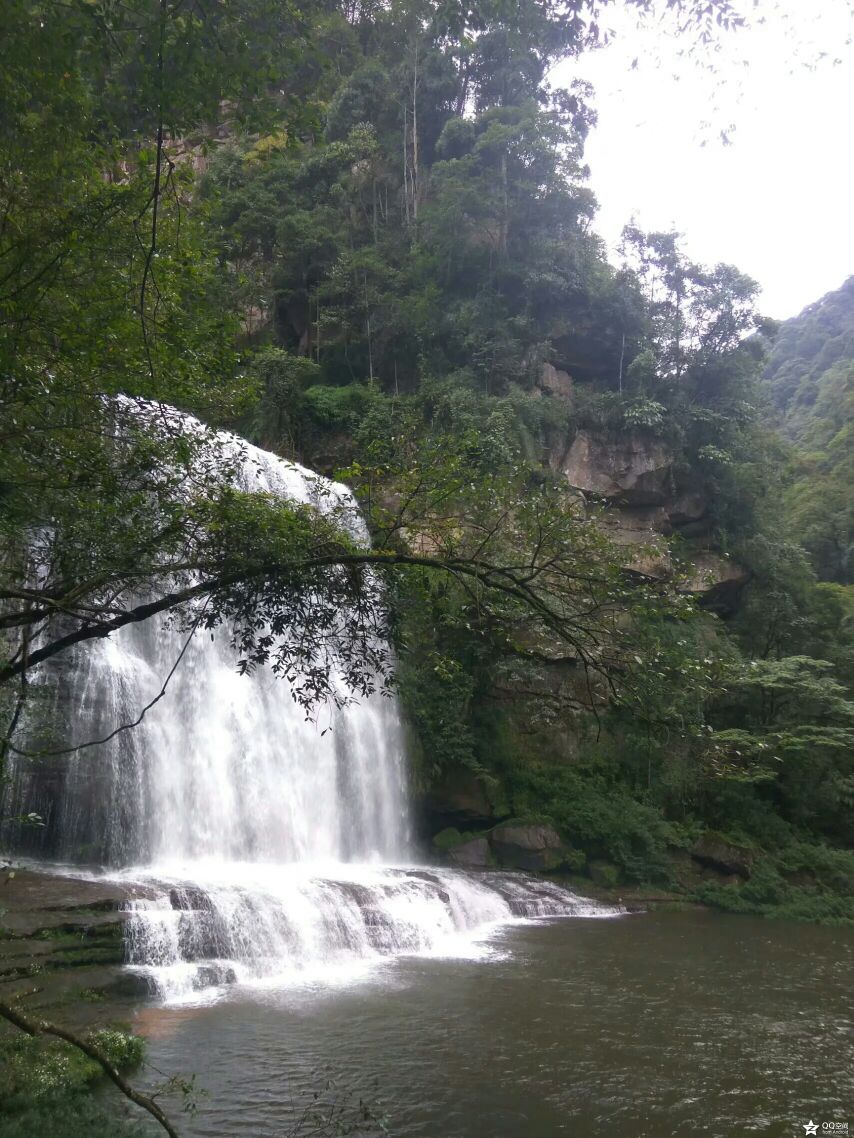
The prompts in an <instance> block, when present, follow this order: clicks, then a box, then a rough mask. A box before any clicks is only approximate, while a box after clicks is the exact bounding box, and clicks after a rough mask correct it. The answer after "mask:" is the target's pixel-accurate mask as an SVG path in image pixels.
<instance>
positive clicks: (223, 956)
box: [128, 863, 616, 1002]
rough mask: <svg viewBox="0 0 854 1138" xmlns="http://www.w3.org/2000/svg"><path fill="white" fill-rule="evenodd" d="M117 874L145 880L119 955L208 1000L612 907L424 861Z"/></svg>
mask: <svg viewBox="0 0 854 1138" xmlns="http://www.w3.org/2000/svg"><path fill="white" fill-rule="evenodd" d="M188 868H191V870H192V874H193V876H192V877H188V876H187V870H188ZM129 873H130V874H131V876H132V879H133V881H134V883H136V884H144V885H145V886H146V887H147V889H146V895H145V896H144V897H142V898H139V899H137V900H135V901H133V902H131V906H130V907H131V916H130V918H129V921H128V950H129V951H128V955H129V962H130V964H131V965H132V966H133V967H136V968H137V969H138V970H140V971H142V972H143V973H144V974H145V975H146V976H147V977H148V979H149V981H150V983H151V986H152V987H153V989H154V990H155V992H156V993H157V994H158V995H159V996H160V997H161V998H163V999H165V1000H167V1001H169V1002H183V1001H187V1000H190V1001H195V1000H198V999H199V998H200V996H201V998H202V999H208V998H211V997H212V996H215V995H217V994H218V992H219V990H220V989H221V988H222V987H224V986H225V985H228V984H234V983H238V984H246V985H251V986H253V987H265V986H266V987H282V986H291V985H295V984H296V985H304V984H306V983H309V984H311V983H318V982H319V983H323V984H336V983H348V982H350V981H352V980H354V979H357V978H361V977H362V976H363V975H364V974H365V973H366V972H368V971H370V969H371V968H372V967H374V966H376V965H378V964H380V963H382V962H383V961H384V960H388V959H389V958H391V957H396V956H437V957H456V958H468V959H483V958H485V957H488V956H489V955H491V954H492V953H493V951H494V950H493V949H492V948H491V947H490V946H489V944H488V942H487V940H486V938H487V937H488V935H489V934H490V933H491V932H492V931H494V930H495V929H496V928H497V927H498V926H501V925H504V924H507V923H510V922H514V921H519V920H526V919H531V918H541V917H567V916H575V917H593V916H597V917H598V916H608V915H612V914H614V913H615V912H616V910H614V909H613V908H609V907H607V906H602V905H598V904H595V903H593V902H590V901H587V900H585V899H583V898H580V897H578V896H576V895H574V894H573V893H571V892H570V891H568V890H566V889H563V888H561V887H560V886H558V885H555V884H553V883H551V882H547V881H537V880H534V879H532V878H527V877H524V876H522V875H518V874H511V873H500V872H493V873H488V874H481V875H477V874H470V873H464V872H461V871H456V870H451V869H445V868H441V869H438V868H435V867H428V866H374V865H358V864H337V865H327V866H311V865H296V866H294V865H291V866H287V865H263V864H257V863H249V864H247V863H232V864H230V865H194V866H192V867H186V866H174V867H170V866H155V867H151V868H150V869H148V870H144V871H140V870H132V871H129Z"/></svg>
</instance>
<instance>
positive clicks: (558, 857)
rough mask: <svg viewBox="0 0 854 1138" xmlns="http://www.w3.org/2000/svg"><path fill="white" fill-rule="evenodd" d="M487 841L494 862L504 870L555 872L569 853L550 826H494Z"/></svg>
mask: <svg viewBox="0 0 854 1138" xmlns="http://www.w3.org/2000/svg"><path fill="white" fill-rule="evenodd" d="M489 840H490V845H491V846H492V850H493V852H494V854H495V857H496V859H497V861H498V863H499V864H500V865H502V866H505V867H506V868H508V869H527V870H541V869H557V868H558V867H559V866H561V865H563V864H564V863H565V861H566V857H567V854H568V852H569V851H568V850H567V849H566V847H565V846H564V844H563V842H562V841H561V838H560V835H559V834H558V832H557V831H556V830H555V829H554V827H552V826H547V825H542V824H532V825H514V824H510V825H506V826H496V827H495V829H494V830H492V831H491V832H490V835H489Z"/></svg>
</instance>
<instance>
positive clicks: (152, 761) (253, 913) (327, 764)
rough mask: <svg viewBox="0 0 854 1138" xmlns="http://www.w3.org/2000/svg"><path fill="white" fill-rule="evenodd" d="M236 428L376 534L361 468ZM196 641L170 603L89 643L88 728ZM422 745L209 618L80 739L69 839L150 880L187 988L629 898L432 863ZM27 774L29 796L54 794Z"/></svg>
mask: <svg viewBox="0 0 854 1138" xmlns="http://www.w3.org/2000/svg"><path fill="white" fill-rule="evenodd" d="M166 414H167V415H168V416H169V419H170V422H171V424H172V426H173V427H174V425H175V424H176V423H182V424H184V425H185V426H186V428H187V430H189V431H201V430H202V428H201V425H200V424H199V423H198V422H197V421H196V420H193V419H191V418H189V417H186V416H180V415H178V413H177V412H171V411H169V410H168V409H167V412H166ZM158 415H162V410H159V411H158ZM218 439H219V445H220V447H221V449H222V453H224V455H225V457H226V458H228V459H230V460H231V462H232V463H233V464H235V465H236V466H237V467H238V474H237V478H236V482H237V484H238V485H239V487H240V488H241V489H242V490H245V491H258V492H262V493H265V494H267V495H270V496H272V497H275V498H279V499H282V500H283V501H291V502H299V503H304V504H310V505H313V506H314V507H315V508H316V509H318V510H319V511H321V512H323V513H334V515H335V516H336V517H338V518H340V519H341V522H342V524H343V525H345V526H346V527H347V529H348V531H349V533H350V535H351V536H353V537H355V538H356V539H357V540H361V541H367V535H366V531H365V527H364V523H363V522H362V520H361V518H360V516H359V514H358V510H357V508H356V506H355V503H354V501H353V498H352V496H351V495H350V492H349V491H348V490H347V488H346V487H344V486H341V485H339V484H336V483H332V482H329V481H327V480H326V479H323V478H320V477H318V476H317V475H315V474H313V473H312V472H311V471H308V470H306V469H305V468H304V467H301V466H298V465H296V464H294V463H290V462H286V461H284V460H282V459H280V458H277V457H276V456H274V455H272V454H268V453H267V452H265V451H261V450H259V449H258V448H256V447H252V446H249V445H248V444H245V443H243V442H242V441H241V440H238V439H236V438H235V437H234V436H228V435H219V436H218ZM376 600H377V602H378V603H381V597H380V596H379V593H378V594H377V597H376ZM343 615H344V616H346V614H343ZM182 643H183V638H182V635H181V633H180V632H178V631H176V630H175V629H174V628H173V627H171V626H170V624H169V622H168V621H167V620H156V619H155V620H151V621H148V622H146V623H145V624H143V625H139V626H132V627H128V628H125V629H123V630H122V631H121V632H119V633H118V634H115V635H114V636H112V637H111V638H110V639H108V640H105V641H100V642H96V643H95V644H93V645H91V646H90V647H88V648H87V650H86V651H85V652H83V653H80V654H79V655H78V656H76V657H75V660H74V666H73V668H69V669H68V671H67V673H66V676H65V682H64V684H63V685H61V686H60V689H61V694H62V700H63V704H62V707H63V711H64V713H65V714H66V715H67V717H68V718H69V721H70V722H69V725H68V738H69V741H82V740H87V739H94V738H101V737H103V736H105V735H106V734H108V733H109V732H110V731H111V730H113V729H114V728H115V727H116V726H117V725H118V724H121V723H128V722H131V721H133V720H135V719H136V718H137V716H138V715H139V712H140V710H141V709H142V708H143V707H144V706H145V705H146V704H148V703H149V702H150V701H151V700H152V699H153V697H154V696H155V695H157V693H158V691H159V690H160V688H161V686H162V684H163V681H164V679H165V677H166V676H167V675H168V674H169V672H170V669H172V667H173V666H174V664H175V660H176V657H177V655H178V653H179V652H180V650H181V645H182ZM328 728H331V729H328ZM403 750H404V747H403V732H402V729H401V723H400V717H399V714H398V709H397V705H396V702H395V701H394V700H393V699H389V698H384V697H382V696H379V695H377V696H373V697H371V698H369V699H365V700H360V701H358V702H352V703H349V704H347V705H346V706H344V707H342V708H339V709H336V710H331V711H330V710H326V709H323V708H321V709H320V712H319V715H318V722H316V723H315V722H309V721H307V719H306V715H305V712H304V710H303V708H302V707H301V706H300V705H299V703H298V702H297V701H296V700H295V699H294V697H293V695H292V693H291V689H290V688H289V686H288V684H287V682H286V681H284V680H282V679H280V678H277V677H276V676H274V675H273V673H272V671H271V670H270V669H265V668H262V669H259V670H258V671H257V672H256V673H254V674H252V675H249V676H240V675H238V673H237V671H236V668H235V657H234V652H233V650H232V649H231V647H230V645H229V643H228V636H227V634H226V633H225V632H224V631H223V630H220V631H218V632H216V633H214V634H213V635H212V636H210V635H209V634H207V633H201V634H197V635H196V636H195V637H193V638H192V639H191V640H190V642H189V645H188V647H187V649H186V652H185V654H184V656H183V658H182V660H181V663H180V664H179V666H178V668H177V670H176V671H175V674H174V675H173V676H172V679H171V680H170V683H169V687H168V693H167V695H166V697H165V698H163V699H162V700H160V701H159V702H157V703H156V704H155V706H153V707H152V708H151V710H150V711H149V712H148V713H147V714H146V716H145V718H144V720H143V721H142V722H141V723H140V724H139V726H137V727H135V728H134V729H133V730H131V731H125V732H122V733H121V734H119V735H117V736H116V738H114V739H113V740H112V741H111V742H109V743H107V744H105V745H102V746H100V747H98V748H97V749H95V750H92V749H88V750H84V751H80V752H78V753H77V754H76V755H74V756H73V757H72V758H71V759H70V760H69V761H68V762H67V764H66V765H65V766H64V767H63V768H62V771H63V773H62V779H61V784H60V786H59V788H58V789H57V787H56V786H55V785H53V784H50V786H49V787H48V791H49V793H50V795H52V797H51V798H50V799H49V801H48V805H47V813H48V815H49V821H50V832H51V834H52V837H53V845H54V848H53V853H54V854H55V855H57V856H58V857H59V858H60V859H62V860H63V861H65V862H72V863H80V862H81V861H89V862H93V861H94V862H99V863H101V864H102V865H105V866H109V867H116V869H118V871H119V872H118V874H115V873H112V874H111V876H119V877H120V878H121V879H122V880H123V881H125V882H127V883H129V884H133V885H134V887H135V888H134V889H132V890H131V892H132V893H133V894H134V895H135V896H136V899H135V900H134V901H132V902H130V903H129V908H130V916H129V918H128V923H127V956H128V962H129V964H130V965H131V966H132V967H134V968H136V969H138V970H140V971H142V972H143V973H144V974H145V975H146V976H147V977H149V979H150V981H151V985H152V987H153V989H154V991H155V992H156V993H157V994H158V995H159V996H160V997H161V998H163V999H166V1000H169V1001H175V1000H178V1001H180V1000H186V999H189V998H193V999H198V998H200V994H202V998H204V996H205V994H207V996H210V995H215V994H216V993H217V992H218V991H219V990H220V989H221V988H222V986H223V985H226V984H233V983H243V984H254V985H277V984H290V983H295V982H296V983H304V982H306V980H320V981H322V982H333V981H346V980H347V979H348V978H351V977H353V976H355V975H359V974H361V973H363V972H364V971H365V970H366V969H369V968H370V967H371V966H372V965H373V964H375V963H376V962H378V961H382V960H387V959H389V958H393V957H395V956H400V955H410V954H419V955H457V956H459V955H469V956H471V955H474V956H477V955H479V954H483V952H484V951H487V950H486V949H484V948H483V945H482V940H483V937H484V935H485V934H486V933H488V931H489V930H490V929H494V928H495V927H496V926H497V925H499V924H502V923H506V922H508V921H513V920H519V919H529V918H532V917H545V916H552V917H554V916H568V915H577V916H597V915H610V914H611V913H612V912H613V911H614V910H613V909H610V908H608V907H606V906H597V905H594V904H592V903H590V902H586V901H584V900H582V899H581V898H579V897H577V896H575V895H574V894H572V893H571V892H569V891H567V890H564V889H562V888H560V887H559V886H557V885H554V884H550V883H546V882H540V881H535V880H533V879H530V878H524V877H522V876H519V875H511V874H501V873H492V874H481V875H478V874H467V873H464V872H461V871H453V870H449V869H435V868H431V867H423V868H419V867H417V866H414V865H413V864H412V863H413V861H415V860H416V859H415V855H414V851H413V848H412V844H411V839H410V818H409V808H408V803H407V792H406V779H405V770H404V763H403ZM17 775H18V777H17V784H16V785H17V793H18V807H17V808H18V810H20V812H24V811H25V810H27V809H39V810H40V812H45V809H44V807H43V806H42V802H41V801H40V800H35V801H32V800H28V787H29V785H30V784H29V783H28V781H27V777H25V776H24V775H22V772H21V771H20V770H19V771H18V772H17ZM34 785H36V786H37V787H38V786H41V784H39V783H38V776H36V781H35V783H34ZM39 793H41V795H42V798H44V794H45V791H44V787H41V790H40V791H39ZM121 867H126V868H123V869H122V868H121ZM137 887H138V888H137Z"/></svg>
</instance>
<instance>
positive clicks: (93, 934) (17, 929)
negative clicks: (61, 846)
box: [0, 868, 139, 1011]
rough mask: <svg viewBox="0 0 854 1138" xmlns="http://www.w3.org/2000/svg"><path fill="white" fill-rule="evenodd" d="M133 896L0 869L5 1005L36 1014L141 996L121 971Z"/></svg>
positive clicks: (0, 975)
mask: <svg viewBox="0 0 854 1138" xmlns="http://www.w3.org/2000/svg"><path fill="white" fill-rule="evenodd" d="M128 896H129V890H128V889H127V888H126V887H123V886H121V885H120V884H117V883H116V882H110V881H99V880H93V879H89V878H78V877H71V876H65V875H63V876H59V875H56V874H51V873H44V872H38V871H34V870H30V869H11V868H6V869H2V870H0V999H3V1000H5V1001H9V1000H12V999H17V998H23V999H25V1002H26V1006H27V1008H28V1009H30V1010H34V1009H36V1008H48V1007H55V1006H56V1005H58V1004H62V1003H65V1002H67V1001H73V1002H74V1004H75V1006H77V1007H85V1006H87V1004H89V1005H92V1006H93V1007H94V1006H95V1005H97V1004H98V1003H99V1002H100V1001H102V1000H104V999H109V1000H111V1001H116V1000H122V999H126V998H131V997H133V996H135V995H137V994H139V980H138V979H137V978H136V977H134V976H133V975H132V974H130V973H128V972H126V971H125V970H124V969H123V968H122V967H121V965H122V961H123V959H124V944H123V933H124V922H125V918H126V914H125V913H124V912H123V911H122V905H123V903H124V902H125V901H126V900H127V898H128ZM95 1010H96V1011H97V1008H96V1009H95Z"/></svg>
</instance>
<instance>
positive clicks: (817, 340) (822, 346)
mask: <svg viewBox="0 0 854 1138" xmlns="http://www.w3.org/2000/svg"><path fill="white" fill-rule="evenodd" d="M764 379H765V383H766V385H767V388H768V391H769V394H770V396H771V399H772V400H773V402H774V405H775V406H776V407H777V409H778V411H779V412H780V416H781V426H782V430H783V433H784V434H785V435H786V436H787V437H788V438H790V439H791V440H792V441H793V442H794V443H795V445H796V458H795V464H794V477H793V482H792V485H791V487H790V489H789V491H788V494H787V504H788V506H789V516H790V520H791V524H792V529H793V535H794V536H795V537H796V538H797V539H798V540H799V541H800V542H801V543H802V544H803V545H804V546H805V548H806V549H807V550H808V552H809V554H810V556H811V558H812V561H813V564H814V566H815V569H816V571H817V573H818V574H819V576H820V577H821V578H823V579H824V580H827V581H840V582H843V583H846V584H851V583H854V276H852V277H849V279H848V280H847V281H846V282H845V284H844V285H843V286H842V288H840V289H837V290H836V291H835V292H830V293H828V294H827V295H826V296H824V297H822V299H821V300H819V301H817V302H816V303H815V304H811V305H810V306H809V307H808V308H805V309H804V311H803V312H802V313H801V314H800V315H799V316H796V317H795V318H794V319H792V320H787V321H786V322H785V323H784V324H783V325H782V327H781V329H780V333H779V336H778V338H777V340H776V342H775V344H774V347H773V350H772V351H771V355H770V357H769V360H768V365H767V367H766V369H765V375H764Z"/></svg>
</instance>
